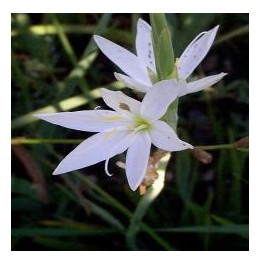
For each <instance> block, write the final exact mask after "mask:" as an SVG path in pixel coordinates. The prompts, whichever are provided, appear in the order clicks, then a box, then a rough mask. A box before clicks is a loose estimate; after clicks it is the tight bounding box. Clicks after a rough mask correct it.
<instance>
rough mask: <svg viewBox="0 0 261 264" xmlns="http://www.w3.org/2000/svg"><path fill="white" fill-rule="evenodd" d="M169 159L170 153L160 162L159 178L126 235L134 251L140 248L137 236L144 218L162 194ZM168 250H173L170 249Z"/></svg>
mask: <svg viewBox="0 0 261 264" xmlns="http://www.w3.org/2000/svg"><path fill="white" fill-rule="evenodd" d="M169 159H170V154H169V153H168V154H167V155H166V156H165V157H164V158H162V159H161V161H160V162H159V169H158V174H159V177H158V179H157V180H156V181H155V182H154V183H153V184H152V186H151V187H149V189H148V190H147V192H146V193H145V195H144V196H143V197H142V198H141V200H140V201H139V203H138V205H137V207H136V210H135V212H134V214H133V216H132V218H131V221H130V225H129V228H128V230H127V233H126V241H127V244H128V246H129V247H130V248H131V249H132V250H137V248H138V247H137V246H136V235H137V233H138V232H139V229H140V227H141V225H140V223H141V221H142V219H143V217H144V216H145V214H146V212H147V210H148V208H149V207H150V205H151V204H152V202H153V201H154V200H155V199H156V198H157V197H158V195H159V194H160V193H161V191H162V189H163V187H164V180H165V172H166V167H167V164H168V162H169ZM168 249H169V250H171V249H170V248H169V247H168ZM172 250H173V249H172Z"/></svg>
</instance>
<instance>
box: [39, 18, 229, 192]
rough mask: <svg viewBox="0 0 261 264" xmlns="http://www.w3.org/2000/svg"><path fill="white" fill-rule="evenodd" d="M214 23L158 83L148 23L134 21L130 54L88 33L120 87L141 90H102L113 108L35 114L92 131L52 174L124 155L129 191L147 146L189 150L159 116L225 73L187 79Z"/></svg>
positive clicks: (142, 170) (138, 178)
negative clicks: (132, 92) (116, 69)
mask: <svg viewBox="0 0 261 264" xmlns="http://www.w3.org/2000/svg"><path fill="white" fill-rule="evenodd" d="M217 30H218V27H215V28H213V29H211V30H209V31H207V32H202V33H200V34H199V35H198V36H197V37H196V38H195V39H194V40H193V41H192V42H191V43H190V44H189V45H188V47H187V48H186V49H185V51H184V52H183V53H182V55H181V57H180V58H179V60H177V63H176V71H177V77H176V78H175V79H170V80H161V81H158V76H157V70H156V64H155V56H154V51H153V45H152V30H151V27H150V25H149V24H147V23H146V22H145V21H144V20H142V19H139V21H138V24H137V35H136V53H137V55H135V54H133V53H131V52H129V51H128V50H126V49H124V48H122V47H120V46H119V45H117V44H115V43H113V42H111V41H109V40H107V39H105V38H103V37H101V36H94V40H95V42H96V44H97V45H98V47H99V48H100V50H101V51H102V52H103V53H104V54H105V55H106V56H107V57H108V58H109V59H110V60H111V61H112V62H113V63H115V64H116V65H117V66H118V67H119V68H120V69H121V70H122V71H123V72H124V73H125V74H126V75H125V74H121V73H115V77H116V79H117V80H119V81H120V82H122V83H123V84H124V85H125V86H126V87H128V88H131V89H134V90H137V91H139V92H142V93H145V95H144V97H143V99H142V101H141V102H140V101H138V100H136V99H133V98H131V97H129V96H127V95H125V94H124V93H122V92H120V91H110V90H108V89H105V88H102V89H101V90H100V93H101V97H102V98H103V100H104V102H105V103H106V104H107V105H108V106H109V107H110V108H111V109H113V110H100V109H95V110H87V111H76V112H61V113H55V114H39V115H37V117H38V118H40V119H43V120H45V121H48V122H50V123H53V124H55V125H60V126H63V127H66V128H70V129H76V130H81V131H88V132H97V134H95V135H93V136H91V137H89V138H88V139H86V140H85V141H83V142H82V143H81V144H80V145H79V146H78V147H76V148H75V149H74V150H73V151H72V152H71V153H69V154H68V155H67V156H66V157H65V158H64V159H63V160H62V161H61V163H60V164H59V165H58V167H57V168H56V169H55V171H54V172H53V174H55V175H56V174H62V173H66V172H69V171H73V170H77V169H81V168H84V167H87V166H90V165H93V164H96V163H98V162H101V161H106V162H105V171H106V173H107V174H108V175H111V174H110V173H109V171H108V161H109V159H110V158H111V157H113V156H115V155H118V154H120V153H123V152H124V151H126V150H127V154H126V175H127V180H128V183H129V185H130V188H131V189H132V190H136V189H137V188H138V186H139V185H140V184H141V182H142V180H143V179H144V177H145V174H146V171H147V167H148V162H149V157H150V150H151V145H152V144H153V145H154V146H156V147H157V148H159V149H163V150H166V151H180V150H185V149H190V148H193V147H192V146H191V145H190V144H188V143H186V142H184V141H182V140H181V139H179V137H178V136H177V134H176V132H175V131H174V130H173V128H172V127H171V126H170V125H169V124H167V123H166V122H164V121H163V120H162V117H163V116H164V115H165V113H166V112H167V109H168V107H169V106H170V104H171V103H173V102H174V101H175V100H176V99H177V98H178V97H181V96H183V95H186V94H188V93H193V92H197V91H200V90H203V89H205V88H207V87H209V86H211V85H213V84H214V83H216V82H217V81H219V80H220V79H222V78H223V77H224V76H225V75H226V74H225V73H220V74H217V75H213V76H208V77H205V78H202V79H200V80H197V81H193V82H187V79H188V77H189V76H190V75H191V74H192V72H193V71H194V69H195V68H196V67H197V66H198V64H199V63H200V62H201V61H202V60H203V59H204V57H205V56H206V54H207V53H208V51H209V49H210V47H211V45H212V43H213V41H214V38H215V36H216V33H217Z"/></svg>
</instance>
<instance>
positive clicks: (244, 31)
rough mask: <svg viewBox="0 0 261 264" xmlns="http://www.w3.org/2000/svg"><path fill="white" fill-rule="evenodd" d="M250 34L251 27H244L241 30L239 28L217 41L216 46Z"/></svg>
mask: <svg viewBox="0 0 261 264" xmlns="http://www.w3.org/2000/svg"><path fill="white" fill-rule="evenodd" d="M248 33H249V25H246V26H243V27H241V28H238V29H236V30H233V31H231V32H229V33H227V34H225V35H223V36H221V37H220V38H218V39H217V41H216V42H215V45H218V44H221V43H223V42H225V41H227V40H230V39H232V38H235V37H238V36H241V35H245V34H248Z"/></svg>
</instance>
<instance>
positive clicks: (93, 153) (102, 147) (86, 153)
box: [53, 131, 129, 175]
mask: <svg viewBox="0 0 261 264" xmlns="http://www.w3.org/2000/svg"><path fill="white" fill-rule="evenodd" d="M128 136H129V133H128V132H124V131H116V132H115V133H110V132H108V133H98V134H96V135H94V136H92V137H90V138H88V139H86V140H85V141H83V142H82V143H81V144H80V145H79V146H78V147H76V148H75V149H74V150H73V151H72V152H70V153H69V154H68V155H67V156H66V157H65V158H64V159H63V160H62V162H61V163H60V164H59V165H58V167H57V168H56V170H55V171H54V172H53V174H54V175H57V174H62V173H66V172H69V171H73V170H78V169H81V168H84V167H87V166H90V165H93V164H96V163H98V162H100V161H103V160H106V159H107V158H108V157H111V154H110V153H111V150H112V148H113V147H115V145H116V144H119V143H121V142H122V141H124V140H125V139H126V137H128ZM124 147H125V148H124ZM124 147H122V148H121V149H120V150H121V152H123V151H125V150H126V149H127V147H128V145H125V146H124ZM120 150H119V151H118V152H117V153H116V154H119V153H121V152H120ZM116 154H115V155H116Z"/></svg>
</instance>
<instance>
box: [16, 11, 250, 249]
mask: <svg viewBox="0 0 261 264" xmlns="http://www.w3.org/2000/svg"><path fill="white" fill-rule="evenodd" d="M140 16H141V17H142V18H143V19H145V20H147V21H148V22H149V16H148V14H143V15H141V14H12V20H11V24H12V137H13V138H20V137H25V138H43V139H47V140H48V139H60V140H64V139H65V140H66V139H84V138H86V137H88V136H89V135H90V134H88V133H82V132H75V131H72V130H68V129H65V128H60V127H57V126H53V125H50V124H48V123H46V122H42V121H41V122H39V121H38V120H37V119H35V118H33V117H32V114H33V113H36V112H37V113H39V112H55V111H65V110H75V109H78V110H79V109H93V108H94V107H96V106H99V105H101V106H104V105H103V102H102V101H101V100H100V98H99V93H98V90H97V89H98V88H99V87H108V88H112V89H123V87H122V86H121V85H120V84H119V83H117V82H115V80H114V78H113V72H114V71H115V70H117V68H116V66H114V65H113V64H112V63H111V62H110V61H109V60H108V59H107V58H106V57H105V56H103V55H102V54H101V53H100V52H99V51H98V50H97V48H96V46H95V45H94V42H93V40H92V35H93V34H100V35H103V36H105V37H107V38H109V39H111V40H113V41H115V42H117V43H119V44H121V45H123V46H125V47H127V48H128V49H132V50H134V49H133V43H134V37H135V31H136V24H135V23H136V21H137V19H138V17H140ZM167 19H168V23H169V26H170V32H171V35H172V41H173V46H174V49H175V54H177V55H178V56H179V55H180V54H181V52H182V50H183V49H184V48H185V47H186V45H187V44H188V43H189V41H190V40H192V39H193V37H195V36H196V35H197V34H198V33H199V32H201V31H204V30H209V29H210V28H211V27H213V26H214V25H216V24H219V25H220V30H219V32H218V36H217V39H216V42H215V44H214V46H213V47H212V49H211V51H210V53H209V54H208V56H207V58H206V59H204V61H203V62H202V63H201V66H200V67H199V68H198V69H197V70H196V72H195V73H194V74H195V76H196V75H197V76H198V77H199V76H202V75H210V74H216V73H219V72H221V71H223V72H228V76H226V77H225V79H224V80H223V81H222V82H220V83H219V84H217V85H216V87H215V88H210V89H208V90H206V91H204V92H201V93H197V94H192V95H188V96H186V97H185V98H181V99H180V100H179V101H180V105H179V124H178V133H179V135H180V136H181V138H184V139H186V140H187V141H188V142H190V143H191V144H193V145H217V144H227V143H233V142H236V141H238V140H240V139H241V138H244V137H246V136H248V15H247V14H167ZM124 92H126V93H127V94H130V92H131V91H130V90H128V89H124ZM132 95H133V94H132ZM245 141H246V140H245ZM245 141H244V140H241V141H240V142H239V143H237V144H239V145H238V147H242V148H243V149H245ZM73 148H74V145H72V144H69V143H68V144H28V145H19V144H16V145H13V146H12V150H13V151H12V250H248V152H246V151H237V150H236V149H233V148H227V149H225V148H224V149H216V150H212V151H211V150H209V151H208V152H209V153H210V155H212V158H213V160H212V162H210V163H208V164H204V163H202V162H200V161H199V160H198V159H199V156H198V155H196V158H195V155H194V156H193V155H192V154H191V152H188V151H187V152H179V153H173V154H172V157H171V160H170V162H169V164H168V169H167V174H166V183H165V187H164V189H163V191H162V192H161V194H160V195H159V196H158V198H157V199H156V200H155V201H154V203H152V204H151V206H150V207H149V208H148V210H147V211H146V214H145V215H144V218H143V219H142V220H141V221H135V219H138V218H139V217H137V211H136V206H137V204H138V202H139V200H140V199H141V197H140V195H139V194H138V192H136V193H133V192H132V191H130V189H129V188H128V186H127V182H126V178H125V175H124V171H123V170H122V169H120V168H118V167H116V166H115V165H114V164H115V162H111V164H110V166H112V168H111V170H112V171H113V172H114V176H113V177H111V178H108V177H107V176H106V175H105V173H104V165H103V164H97V165H95V166H92V167H89V168H87V169H84V170H80V171H76V172H72V173H68V174H66V175H63V176H55V177H54V176H52V174H51V173H52V171H53V169H54V168H55V166H56V165H57V164H58V163H59V161H60V160H61V159H62V157H64V156H65V155H66V154H67V153H68V152H69V151H71V150H72V149H73ZM122 158H123V157H122V156H120V157H117V158H116V159H115V158H114V159H113V161H117V160H119V159H120V160H122ZM135 212H136V213H135ZM132 229H133V230H135V231H131V232H132V237H131V243H129V242H130V241H129V240H128V239H129V237H128V234H129V232H128V231H129V230H132Z"/></svg>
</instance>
